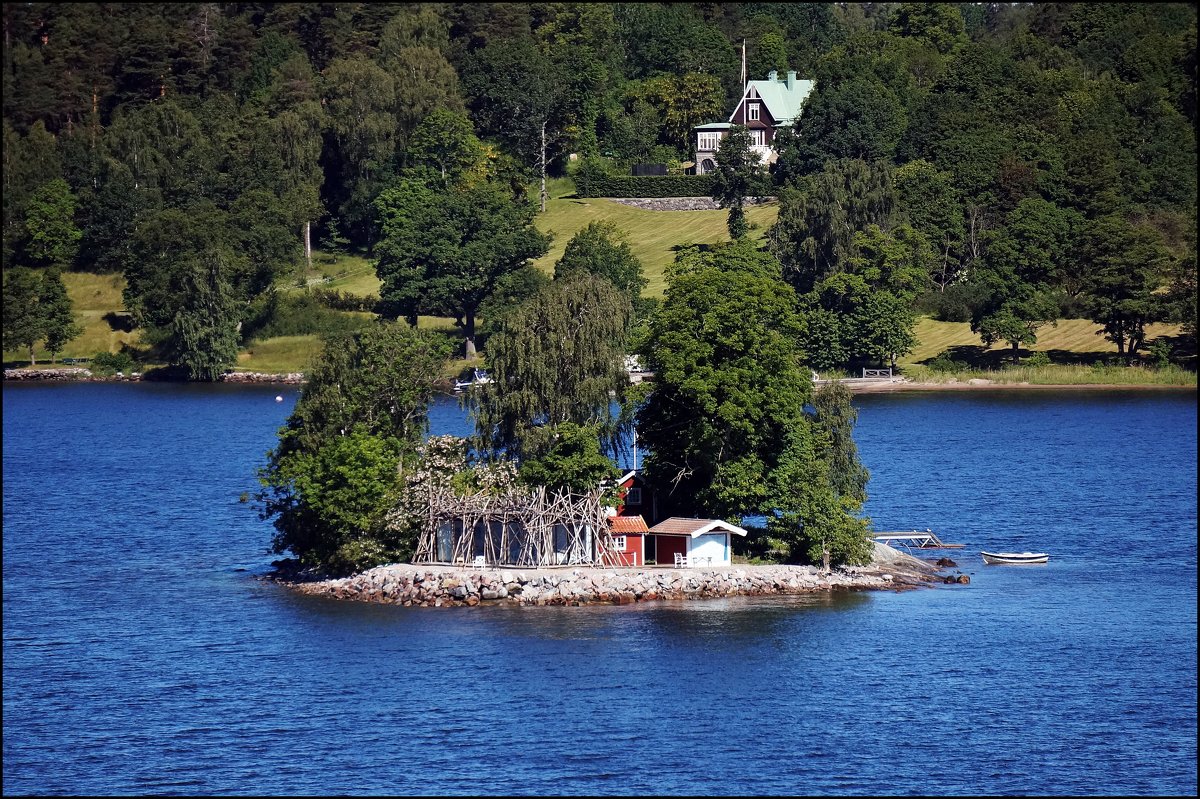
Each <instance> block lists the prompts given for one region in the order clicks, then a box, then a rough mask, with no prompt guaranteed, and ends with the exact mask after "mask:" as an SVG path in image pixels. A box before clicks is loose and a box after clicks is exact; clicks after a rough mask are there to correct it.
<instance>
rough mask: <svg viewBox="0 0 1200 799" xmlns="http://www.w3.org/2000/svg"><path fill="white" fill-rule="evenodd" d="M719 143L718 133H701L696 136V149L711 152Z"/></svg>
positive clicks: (719, 136)
mask: <svg viewBox="0 0 1200 799" xmlns="http://www.w3.org/2000/svg"><path fill="white" fill-rule="evenodd" d="M720 144H721V134H720V133H701V134H699V137H698V142H697V147H696V149H697V150H701V151H705V152H712V151H713V150H716V149H717V147H719V146H720Z"/></svg>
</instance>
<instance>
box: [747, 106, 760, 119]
mask: <svg viewBox="0 0 1200 799" xmlns="http://www.w3.org/2000/svg"><path fill="white" fill-rule="evenodd" d="M746 118H747V119H749V120H750V121H751V122H755V121H757V120H758V103H747V104H746Z"/></svg>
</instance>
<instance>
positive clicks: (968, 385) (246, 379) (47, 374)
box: [4, 367, 1196, 394]
mask: <svg viewBox="0 0 1200 799" xmlns="http://www.w3.org/2000/svg"><path fill="white" fill-rule="evenodd" d="M154 379H155V378H153V377H147V376H146V375H144V374H141V373H139V372H132V373H130V374H127V375H126V374H121V373H120V372H118V373H117V374H115V375H94V374H92V372H91V370H90V369H86V368H82V367H67V368H62V369H5V370H4V380H5V381H14V382H21V381H25V382H36V381H51V382H66V381H76V382H84V383H114V382H127V383H128V382H135V383H136V382H140V381H142V380H146V381H150V380H154ZM160 379H163V380H165V378H160ZM180 382H182V381H180ZM217 382H220V383H249V384H256V383H288V384H300V383H303V382H304V373H303V372H288V373H286V374H275V373H270V372H229V373H227V374H224V375H221V377H220V378H219V379H218V380H217ZM841 382H842V383H843V384H844V385H845V386H846V387H847V388H848V389H850V393H851V394H873V393H879V392H888V391H968V390H978V389H988V390H996V389H1001V390H1026V389H1028V390H1034V391H1051V390H1054V391H1071V390H1080V391H1087V390H1105V391H1112V390H1117V389H1129V390H1131V391H1142V390H1150V391H1195V390H1196V386H1171V385H1158V384H1142V383H1075V384H1045V383H1001V382H996V381H993V380H988V379H986V378H972V379H970V380H966V381H963V382H959V381H957V380H955V379H954V378H951V379H949V380H947V381H945V382H941V383H916V382H913V381H910V380H908V379H907V378H902V377H895V378H867V379H862V378H847V379H844V380H842V381H841ZM441 388H442V389H444V390H446V391H449V390H450V388H451V385H450V383H449V382H448V381H443V385H442V386H441Z"/></svg>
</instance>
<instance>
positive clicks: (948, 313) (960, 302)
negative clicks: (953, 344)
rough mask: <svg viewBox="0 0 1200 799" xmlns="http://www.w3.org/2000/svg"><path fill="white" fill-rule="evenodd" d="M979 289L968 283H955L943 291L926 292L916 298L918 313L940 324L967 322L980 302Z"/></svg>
mask: <svg viewBox="0 0 1200 799" xmlns="http://www.w3.org/2000/svg"><path fill="white" fill-rule="evenodd" d="M979 293H980V292H979V289H978V288H977V287H976V286H973V285H971V284H970V283H956V284H954V285H953V286H947V287H946V290H945V291H928V292H925V293H924V294H922V295H921V296H920V297H918V298H917V300H916V303H915V306H916V309H917V311H918V312H920V313H927V314H929V315H930V316H932V317H933V318H934V319H937V320H938V321H941V322H969V321H971V314H972V312H973V311H974V310H975V307H976V305H978V304H979V302H980V299H981V298H980V296H979Z"/></svg>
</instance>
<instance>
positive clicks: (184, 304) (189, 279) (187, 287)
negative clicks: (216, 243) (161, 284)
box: [152, 252, 239, 381]
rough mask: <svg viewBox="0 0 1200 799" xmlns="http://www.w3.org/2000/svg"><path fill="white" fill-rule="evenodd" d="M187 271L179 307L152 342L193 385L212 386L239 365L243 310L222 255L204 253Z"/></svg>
mask: <svg viewBox="0 0 1200 799" xmlns="http://www.w3.org/2000/svg"><path fill="white" fill-rule="evenodd" d="M182 266H183V268H182V269H181V270H180V273H179V276H178V277H179V284H178V299H179V305H178V307H176V308H175V311H174V314H173V316H172V317H171V319H170V321H169V322H167V324H166V325H164V326H162V327H161V328H159V329H158V330H156V331H154V333H155V335H153V336H152V337H154V338H160V339H161V341H162V345H163V351H164V353H165V354H166V356H167V358H168V359H169V360H170V362H171V363H173V364H177V365H179V366H182V367H183V368H184V369H185V370H186V371H187V376H188V378H189V379H191V380H206V381H213V380H216V379H217V378H218V377H219V376H220V375H221V373H222V372H223V371H224V370H225V367H227V366H231V365H233V364H235V363H237V355H238V315H239V314H238V311H239V309H238V307H237V302H236V299H235V296H234V293H233V290H232V288H231V286H230V283H229V277H228V275H227V274H226V272H227V268H226V265H225V262H224V258H223V256H222V255H221V254H220V253H217V252H208V253H205V254H203V255H202V256H200V257H199V258H198V259H195V260H190V261H189V262H188V263H186V264H184V265H182Z"/></svg>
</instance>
